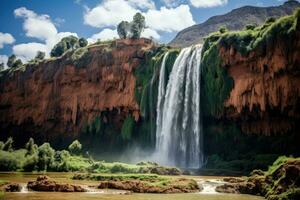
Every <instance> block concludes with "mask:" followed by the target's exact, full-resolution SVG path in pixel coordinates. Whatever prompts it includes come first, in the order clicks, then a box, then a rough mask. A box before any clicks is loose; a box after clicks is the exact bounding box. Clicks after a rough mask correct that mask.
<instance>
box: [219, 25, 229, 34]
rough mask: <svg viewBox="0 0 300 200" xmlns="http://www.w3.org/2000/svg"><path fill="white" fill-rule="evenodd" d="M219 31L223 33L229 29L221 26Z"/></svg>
mask: <svg viewBox="0 0 300 200" xmlns="http://www.w3.org/2000/svg"><path fill="white" fill-rule="evenodd" d="M219 32H220V33H222V34H223V33H226V32H228V29H227V28H226V27H225V26H221V27H220V29H219Z"/></svg>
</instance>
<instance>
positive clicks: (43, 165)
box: [37, 143, 55, 171]
mask: <svg viewBox="0 0 300 200" xmlns="http://www.w3.org/2000/svg"><path fill="white" fill-rule="evenodd" d="M54 154H55V151H54V149H52V147H51V146H50V144H49V143H44V144H43V145H41V146H39V148H38V164H37V165H38V168H39V169H40V170H45V171H47V169H48V168H51V167H52V164H53V162H54Z"/></svg>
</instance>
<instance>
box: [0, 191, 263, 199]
mask: <svg viewBox="0 0 300 200" xmlns="http://www.w3.org/2000/svg"><path fill="white" fill-rule="evenodd" d="M70 199H72V200H92V199H101V200H262V199H263V198H261V197H256V196H249V195H229V194H214V195H213V194H201V193H199V194H129V195H120V194H99V193H98V194H97V193H96V194H93V193H54V192H52V193H51V192H29V193H7V194H5V200H70Z"/></svg>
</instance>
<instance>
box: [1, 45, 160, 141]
mask: <svg viewBox="0 0 300 200" xmlns="http://www.w3.org/2000/svg"><path fill="white" fill-rule="evenodd" d="M152 48H154V44H153V43H152V42H151V40H147V39H139V40H116V41H113V42H110V43H100V44H95V45H92V46H88V47H87V48H83V49H81V50H80V51H83V52H80V51H79V50H78V51H75V52H69V53H66V54H65V55H64V56H63V57H60V58H57V59H52V58H51V59H48V60H44V61H42V62H40V63H38V64H35V65H31V64H28V65H27V66H26V69H20V70H16V71H15V72H14V73H11V71H10V70H6V71H4V72H2V74H1V76H2V77H1V80H0V95H1V96H0V128H1V132H2V131H3V132H6V134H7V133H9V132H11V133H12V134H15V135H18V137H16V139H17V140H18V139H21V138H20V135H24V133H27V134H29V135H30V136H33V137H35V138H41V137H42V139H41V140H43V141H49V140H51V139H53V138H55V137H56V138H57V137H58V136H59V137H60V138H64V137H76V136H77V134H78V132H79V131H80V129H81V128H82V127H83V126H84V125H86V124H89V123H91V122H92V121H93V120H94V119H95V118H96V117H98V116H101V119H102V120H103V122H104V123H108V122H109V123H111V124H114V126H115V127H118V128H121V126H122V123H123V121H124V119H125V117H126V116H128V115H129V114H130V115H132V116H133V117H134V119H135V120H138V119H139V117H140V114H139V106H138V103H137V102H136V100H135V95H134V90H135V80H136V78H135V76H134V73H133V72H134V69H135V68H137V67H138V66H139V65H140V63H141V61H143V59H144V56H145V52H147V51H149V50H151V49H152ZM76 56H77V57H79V58H77V57H76ZM104 113H105V114H104ZM18 132H22V134H18ZM41 133H42V134H41ZM1 135H4V134H1Z"/></svg>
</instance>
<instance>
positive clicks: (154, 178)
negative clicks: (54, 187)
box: [72, 174, 169, 183]
mask: <svg viewBox="0 0 300 200" xmlns="http://www.w3.org/2000/svg"><path fill="white" fill-rule="evenodd" d="M72 179H75V180H93V181H128V180H139V181H147V182H151V183H154V182H162V181H166V180H168V179H169V178H166V177H163V176H159V175H153V174H120V175H112V174H107V175H103V174H101V175H99V174H75V175H74V176H73V177H72Z"/></svg>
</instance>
